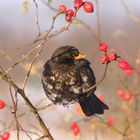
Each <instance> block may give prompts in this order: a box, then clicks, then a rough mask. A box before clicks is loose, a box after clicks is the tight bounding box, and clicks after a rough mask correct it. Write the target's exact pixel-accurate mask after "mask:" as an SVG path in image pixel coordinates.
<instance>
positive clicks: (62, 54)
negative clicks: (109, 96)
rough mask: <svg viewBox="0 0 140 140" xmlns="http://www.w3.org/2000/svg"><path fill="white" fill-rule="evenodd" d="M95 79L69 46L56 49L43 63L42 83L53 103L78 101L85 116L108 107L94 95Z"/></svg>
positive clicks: (77, 51) (84, 60)
mask: <svg viewBox="0 0 140 140" xmlns="http://www.w3.org/2000/svg"><path fill="white" fill-rule="evenodd" d="M95 84H96V78H95V75H94V72H93V70H92V69H91V67H90V62H89V61H88V60H87V59H85V55H83V54H80V52H79V50H78V49H77V48H76V47H74V46H70V45H66V46H61V47H59V48H57V49H56V50H55V51H54V53H53V54H52V56H51V58H50V59H49V60H48V61H47V62H46V63H45V65H44V70H43V73H42V86H43V89H44V92H45V94H46V96H47V97H48V99H49V100H51V101H52V102H53V103H54V104H60V105H63V106H68V105H69V104H74V103H79V105H80V107H81V109H82V111H83V113H84V114H85V116H88V117H90V116H92V115H95V114H103V113H104V110H108V109H109V107H108V106H107V105H106V104H105V103H103V102H102V101H101V100H100V99H99V98H98V97H97V96H96V95H95V94H94V92H95V90H96V88H97V87H96V86H95V87H93V88H91V89H90V90H88V89H89V88H90V87H91V86H93V85H95Z"/></svg>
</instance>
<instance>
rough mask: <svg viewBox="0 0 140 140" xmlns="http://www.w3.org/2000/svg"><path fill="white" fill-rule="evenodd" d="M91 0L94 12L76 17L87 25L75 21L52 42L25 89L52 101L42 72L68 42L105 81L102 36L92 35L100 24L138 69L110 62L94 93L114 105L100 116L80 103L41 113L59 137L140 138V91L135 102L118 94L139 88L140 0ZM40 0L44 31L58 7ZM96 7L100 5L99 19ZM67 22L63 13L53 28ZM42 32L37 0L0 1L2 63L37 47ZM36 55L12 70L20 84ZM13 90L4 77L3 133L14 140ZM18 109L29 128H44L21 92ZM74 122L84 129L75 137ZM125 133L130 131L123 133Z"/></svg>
mask: <svg viewBox="0 0 140 140" xmlns="http://www.w3.org/2000/svg"><path fill="white" fill-rule="evenodd" d="M89 1H91V2H92V3H93V5H94V7H95V12H93V13H91V14H86V13H85V12H84V11H83V9H82V8H81V9H80V10H79V12H78V15H77V18H78V19H80V20H82V21H83V22H84V23H85V24H86V25H88V27H85V26H84V25H83V24H81V23H80V22H78V21H75V22H74V23H73V24H72V25H71V27H70V30H68V31H66V32H64V33H62V34H60V35H59V36H57V37H55V38H53V39H51V40H49V41H48V42H47V44H46V47H44V49H43V51H42V53H41V55H40V57H39V58H38V60H37V61H36V62H35V64H34V66H33V69H32V72H31V76H30V78H29V80H28V83H27V86H26V88H25V92H26V94H27V96H28V97H29V98H30V99H31V101H32V102H33V104H34V105H38V106H39V107H41V106H43V105H46V104H49V103H50V102H49V101H48V100H47V97H46V96H45V94H44V91H43V89H42V85H41V73H42V71H43V65H44V64H45V62H46V61H47V60H48V59H49V58H50V57H51V55H52V53H53V52H54V50H55V49H56V48H58V47H60V46H63V45H73V46H76V47H77V48H78V49H79V50H80V52H81V53H84V54H86V55H87V59H88V60H89V61H90V62H91V67H92V69H93V70H94V73H95V75H96V78H97V81H98V80H100V78H101V77H102V75H103V72H104V67H105V66H104V65H102V64H101V63H100V61H99V59H100V52H99V50H98V41H97V40H96V39H95V38H94V36H93V34H96V35H98V32H99V30H98V29H99V26H100V37H101V40H102V41H103V42H106V43H107V44H108V46H109V48H110V49H111V50H113V51H115V52H116V53H117V54H118V55H120V56H121V57H122V58H123V59H125V60H127V61H128V62H129V63H130V65H131V66H132V67H133V68H134V73H133V74H132V75H131V76H126V74H125V73H124V72H123V71H122V70H120V69H119V68H118V67H117V63H112V64H111V65H110V66H109V70H108V72H107V75H106V78H105V80H104V81H103V82H102V83H101V84H100V85H99V86H98V89H97V91H96V93H95V94H97V95H98V96H100V97H101V98H103V100H104V102H105V103H106V104H108V105H109V107H110V110H109V111H106V112H105V114H104V115H101V116H99V117H98V116H93V117H92V118H85V117H84V115H83V114H82V112H81V110H80V108H79V106H78V105H77V104H74V105H70V106H69V107H63V106H60V105H58V106H53V107H50V108H47V109H44V110H41V111H40V112H39V113H40V114H41V116H42V117H43V119H44V121H45V123H46V125H47V126H48V128H49V129H50V132H51V133H52V135H53V137H54V139H56V140H63V139H64V140H65V139H67V140H121V139H123V140H139V137H140V134H139V128H140V125H139V124H140V123H139V121H140V111H139V109H140V108H139V105H138V102H139V96H138V97H137V98H133V99H132V100H130V101H123V100H122V99H121V98H120V97H118V96H117V94H116V93H117V91H120V90H122V91H124V92H126V93H129V92H130V91H131V92H133V93H131V94H132V95H134V94H137V93H140V87H139V84H140V78H139V75H140V46H139V44H140V39H139V37H140V14H139V13H140V1H138V0H137V1H133V0H113V1H112V0H107V1H104V0H98V5H97V0H89ZM36 2H37V4H38V13H39V24H40V28H41V32H42V33H43V32H44V31H46V30H48V29H49V27H50V26H51V23H52V16H54V15H56V11H54V10H52V9H50V7H49V6H48V5H46V4H45V2H48V1H47V0H46V1H45V0H44V1H43V0H36ZM60 4H65V5H66V6H67V7H69V8H72V9H73V1H72V0H70V1H67V0H52V2H51V3H50V6H52V7H54V8H56V9H58V7H59V5H60ZM97 8H99V9H97ZM97 10H99V19H100V21H99V22H98V21H97V18H98V17H97V14H98V13H97ZM65 25H66V22H65V17H64V16H63V15H62V16H60V17H58V19H57V20H56V22H55V24H54V31H55V30H59V29H60V28H62V27H63V26H65ZM37 34H38V29H37V24H36V7H35V4H34V2H33V1H32V0H12V1H8V0H3V1H2V0H1V1H0V65H1V66H2V67H3V68H4V69H5V70H6V69H8V68H9V67H10V66H11V65H12V64H13V63H14V62H15V61H17V60H19V59H20V58H21V57H22V56H23V54H25V53H27V52H28V51H29V50H31V48H33V47H34V46H31V45H27V44H29V43H31V42H32V41H33V40H34V39H35V38H36V36H37ZM33 56H35V53H33V54H32V55H30V57H29V58H28V59H27V60H25V61H23V62H22V63H20V64H19V66H17V67H15V69H14V70H11V71H10V73H9V74H10V75H11V78H12V80H14V81H15V83H16V84H18V85H22V83H23V80H24V78H25V76H26V73H27V70H28V68H29V62H30V61H31V60H32V58H33ZM129 89H130V90H129ZM8 92H9V91H8V85H7V84H6V83H5V82H4V81H2V80H0V99H3V100H4V101H5V102H6V109H4V110H0V122H1V123H0V132H1V133H3V132H4V131H5V130H6V131H10V134H11V136H10V140H15V139H16V131H14V128H15V122H13V120H14V118H13V115H12V114H11V99H10V95H9V93H8ZM18 114H19V115H20V117H19V121H20V123H21V125H22V127H23V128H24V129H25V130H31V131H33V132H39V129H40V128H39V126H38V123H37V122H36V120H35V118H34V116H33V115H32V113H31V112H30V110H29V109H28V108H27V106H26V105H25V102H24V101H23V99H22V98H20V96H19V102H18ZM72 122H76V123H77V125H78V127H79V129H80V131H79V133H78V135H76V136H75V135H74V134H73V132H72V131H71V129H70V125H71V124H72ZM5 123H6V125H5ZM11 126H12V127H11ZM39 133H40V132H39ZM124 133H125V134H126V135H127V136H123V134H124ZM20 134H21V136H20V138H21V140H27V139H28V137H27V136H26V135H25V134H24V132H21V133H20ZM30 135H31V137H32V139H33V140H35V139H37V138H38V135H36V134H34V133H30Z"/></svg>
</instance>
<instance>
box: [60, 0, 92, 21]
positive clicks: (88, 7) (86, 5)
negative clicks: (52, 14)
mask: <svg viewBox="0 0 140 140" xmlns="http://www.w3.org/2000/svg"><path fill="white" fill-rule="evenodd" d="M73 5H74V9H75V10H72V9H68V10H67V8H66V6H65V5H60V6H59V8H58V10H59V12H60V13H64V14H65V20H66V21H67V22H70V21H71V20H72V18H73V17H74V16H76V11H77V10H78V9H80V8H81V7H83V9H84V11H85V12H86V13H92V12H93V9H94V7H93V4H92V3H91V2H83V0H74V2H73Z"/></svg>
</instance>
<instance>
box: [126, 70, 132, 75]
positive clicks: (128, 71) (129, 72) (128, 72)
mask: <svg viewBox="0 0 140 140" xmlns="http://www.w3.org/2000/svg"><path fill="white" fill-rule="evenodd" d="M132 73H133V70H132V69H129V70H125V74H126V75H127V76H130V75H132Z"/></svg>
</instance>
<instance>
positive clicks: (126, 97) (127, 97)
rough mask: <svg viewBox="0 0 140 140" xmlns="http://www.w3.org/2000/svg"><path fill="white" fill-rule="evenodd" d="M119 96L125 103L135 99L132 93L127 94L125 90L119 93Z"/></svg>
mask: <svg viewBox="0 0 140 140" xmlns="http://www.w3.org/2000/svg"><path fill="white" fill-rule="evenodd" d="M116 94H117V96H119V97H121V98H122V99H123V100H124V101H130V100H131V99H132V98H133V95H132V94H130V93H126V92H124V91H123V90H118V91H117V93H116Z"/></svg>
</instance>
